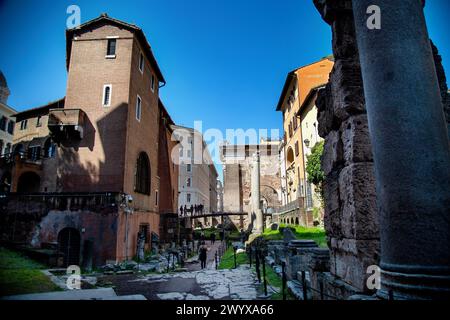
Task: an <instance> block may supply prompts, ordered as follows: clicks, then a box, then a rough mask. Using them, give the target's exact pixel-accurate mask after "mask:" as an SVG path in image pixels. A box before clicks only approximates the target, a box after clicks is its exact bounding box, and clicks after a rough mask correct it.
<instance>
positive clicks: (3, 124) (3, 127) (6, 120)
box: [0, 116, 8, 131]
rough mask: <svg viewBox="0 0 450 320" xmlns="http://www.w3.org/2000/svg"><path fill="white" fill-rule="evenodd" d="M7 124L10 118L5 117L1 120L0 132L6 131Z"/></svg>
mask: <svg viewBox="0 0 450 320" xmlns="http://www.w3.org/2000/svg"><path fill="white" fill-rule="evenodd" d="M7 122H8V118H6V117H4V116H3V117H2V119H1V120H0V130H2V131H6V123H7Z"/></svg>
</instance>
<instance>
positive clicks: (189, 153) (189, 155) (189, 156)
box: [187, 150, 191, 160]
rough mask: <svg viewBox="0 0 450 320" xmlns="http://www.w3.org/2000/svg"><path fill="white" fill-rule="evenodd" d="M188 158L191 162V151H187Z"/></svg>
mask: <svg viewBox="0 0 450 320" xmlns="http://www.w3.org/2000/svg"><path fill="white" fill-rule="evenodd" d="M187 157H188V159H189V160H191V150H188V151H187Z"/></svg>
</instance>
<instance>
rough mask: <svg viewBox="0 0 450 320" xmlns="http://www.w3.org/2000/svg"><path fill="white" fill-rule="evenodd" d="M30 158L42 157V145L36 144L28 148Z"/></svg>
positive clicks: (34, 159)
mask: <svg viewBox="0 0 450 320" xmlns="http://www.w3.org/2000/svg"><path fill="white" fill-rule="evenodd" d="M28 159H30V160H32V161H36V160H39V159H41V147H39V146H34V147H29V148H28Z"/></svg>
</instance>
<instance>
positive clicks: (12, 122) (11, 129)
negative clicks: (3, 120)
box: [8, 120, 16, 134]
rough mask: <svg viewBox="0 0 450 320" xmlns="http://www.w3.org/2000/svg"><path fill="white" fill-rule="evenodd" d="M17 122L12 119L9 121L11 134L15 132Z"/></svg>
mask: <svg viewBox="0 0 450 320" xmlns="http://www.w3.org/2000/svg"><path fill="white" fill-rule="evenodd" d="M15 124H16V123H15V122H14V121H12V120H10V121H9V122H8V133H9V134H14V125H15Z"/></svg>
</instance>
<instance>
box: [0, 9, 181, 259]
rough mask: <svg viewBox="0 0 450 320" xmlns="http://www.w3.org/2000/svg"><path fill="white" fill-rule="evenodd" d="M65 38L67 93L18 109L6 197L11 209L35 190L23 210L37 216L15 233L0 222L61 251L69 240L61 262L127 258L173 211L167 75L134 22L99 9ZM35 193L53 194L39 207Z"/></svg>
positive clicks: (34, 243) (148, 244)
mask: <svg viewBox="0 0 450 320" xmlns="http://www.w3.org/2000/svg"><path fill="white" fill-rule="evenodd" d="M66 38H67V46H66V47H67V72H68V77H67V91H66V96H65V98H64V99H62V100H58V101H56V102H54V103H50V104H48V105H46V106H44V107H40V108H35V109H31V110H28V111H25V112H21V113H19V114H16V120H17V123H16V134H15V135H14V146H13V150H14V160H13V161H12V163H11V164H10V167H11V174H12V184H11V190H10V191H12V192H13V194H11V195H10V196H9V198H8V199H9V202H8V203H6V204H3V205H4V206H6V207H7V210H8V212H11V213H14V212H17V211H18V210H19V209H23V208H22V207H21V206H23V204H21V201H23V197H24V196H25V195H30V194H34V195H35V196H34V197H32V198H31V199H32V200H33V201H32V202H30V205H31V203H32V204H33V206H34V207H33V209H31V208H29V209H28V211H29V210H35V211H36V212H39V214H36V215H35V216H36V218H35V220H33V221H32V222H28V223H25V222H24V225H23V228H22V229H23V232H22V234H21V235H18V234H17V233H11V230H8V228H7V227H5V228H3V230H2V237H3V238H6V239H8V240H10V241H24V242H28V243H29V244H31V245H32V246H33V247H40V246H43V245H48V244H54V245H57V246H59V247H60V246H61V245H65V247H64V248H60V251H63V252H64V251H65V250H66V249H67V248H70V247H72V248H74V247H76V252H72V253H67V254H66V257H65V259H66V260H65V262H66V263H72V264H79V263H89V262H90V263H91V264H92V263H93V264H95V265H98V264H102V263H105V262H106V261H109V260H112V261H122V260H125V259H130V258H132V257H133V256H134V255H135V254H136V247H137V241H138V237H140V236H142V235H144V237H145V241H146V248H147V249H150V247H151V246H152V243H151V241H152V239H158V238H159V236H160V214H161V213H169V212H174V210H175V209H176V201H177V192H176V190H177V189H178V186H177V179H176V178H175V177H177V176H178V173H177V170H178V168H176V166H175V165H173V164H172V163H171V162H170V160H171V158H170V155H169V154H170V153H171V151H172V149H173V148H174V146H175V145H176V143H175V142H173V141H171V140H170V139H169V137H170V135H171V127H170V126H171V125H172V124H173V121H172V120H171V119H170V116H169V115H168V113H167V110H166V109H165V107H164V106H163V104H162V102H161V101H160V99H159V88H160V84H161V83H165V80H164V77H163V76H162V73H161V71H160V69H159V66H158V64H157V62H156V59H155V57H154V55H153V52H152V50H151V47H150V45H149V44H148V42H147V40H146V38H145V35H144V33H143V31H142V30H141V29H140V28H138V27H137V26H135V25H131V24H128V23H126V22H122V21H119V20H116V19H113V18H110V17H108V16H107V15H102V16H100V17H98V18H96V19H94V20H91V21H89V22H87V23H84V24H82V25H80V26H79V27H77V28H74V29H70V30H67V32H66ZM161 179H164V180H163V181H164V182H165V183H164V184H163V185H161V184H160V181H161ZM42 194H46V195H48V196H50V198H51V199H54V200H52V202H51V203H47V202H46V203H45V205H42V201H43V199H44V200H45V201H47V200H48V199H49V198H48V197H45V198H42ZM14 199H16V200H20V201H14ZM63 209H64V210H63ZM54 210H58V214H57V215H56V214H55V211H54ZM62 210H63V211H62ZM4 219H6V220H7V219H8V218H7V217H6V218H4ZM3 222H6V221H3ZM2 224H3V223H2ZM67 239H78V240H76V242H77V243H75V244H70V245H69V244H67ZM153 245H154V244H153ZM68 260H70V261H68Z"/></svg>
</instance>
